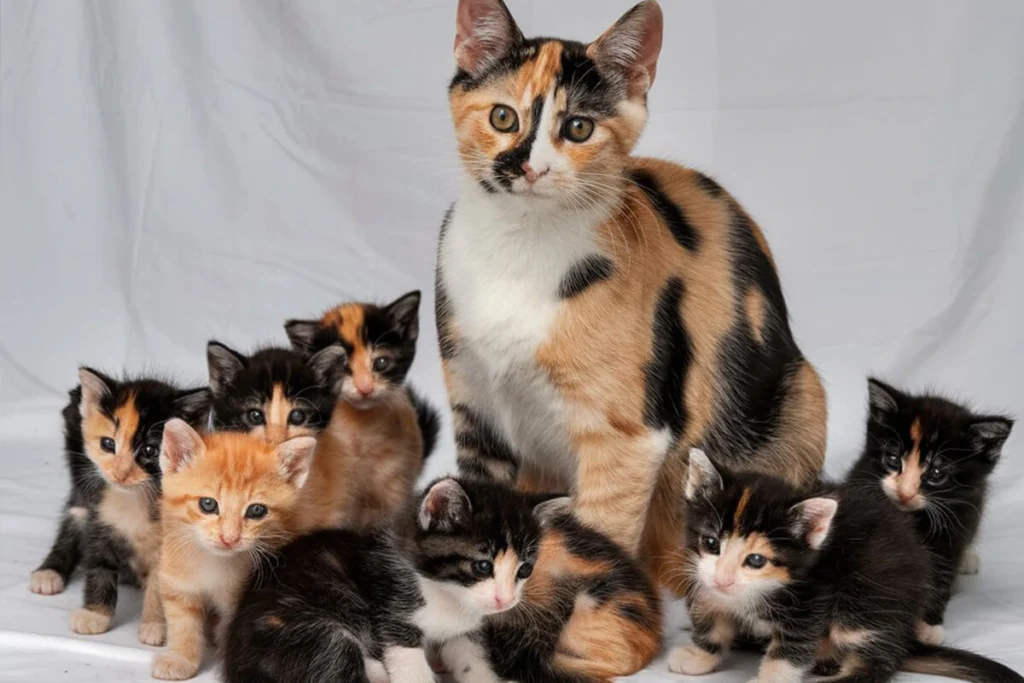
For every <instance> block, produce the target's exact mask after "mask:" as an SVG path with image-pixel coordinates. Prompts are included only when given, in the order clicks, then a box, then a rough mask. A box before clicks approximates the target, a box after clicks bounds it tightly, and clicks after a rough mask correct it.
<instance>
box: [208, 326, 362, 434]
mask: <svg viewBox="0 0 1024 683" xmlns="http://www.w3.org/2000/svg"><path fill="white" fill-rule="evenodd" d="M206 357H207V363H208V365H209V371H210V392H211V393H212V395H213V418H214V425H215V426H216V427H217V428H218V429H227V430H232V431H245V432H249V433H250V434H252V435H254V436H257V437H259V438H261V439H264V440H265V441H267V442H268V443H271V444H277V443H281V442H282V441H284V440H286V439H290V438H293V437H296V436H311V435H316V434H319V433H320V432H321V431H322V430H323V429H324V428H325V427H326V426H327V423H328V422H329V421H330V419H331V413H332V412H333V410H334V405H335V403H336V402H337V400H338V391H339V386H340V384H339V382H340V380H341V378H342V375H343V373H344V368H345V350H344V349H343V348H341V347H340V346H334V347H330V348H325V349H323V350H321V351H320V352H319V353H315V354H313V355H311V356H306V355H304V354H301V353H298V352H297V351H293V350H291V349H280V348H265V349H260V350H258V351H256V352H255V353H253V354H251V355H248V356H247V355H245V354H242V353H239V352H237V351H234V350H232V349H230V348H228V347H227V346H225V345H224V344H221V343H220V342H215V341H211V342H210V343H209V344H208V345H207V347H206Z"/></svg>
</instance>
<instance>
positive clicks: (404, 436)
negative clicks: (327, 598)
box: [285, 292, 439, 528]
mask: <svg viewBox="0 0 1024 683" xmlns="http://www.w3.org/2000/svg"><path fill="white" fill-rule="evenodd" d="M419 301H420V294H419V292H410V293H408V294H406V295H404V296H402V297H399V298H398V299H397V300H395V301H393V302H392V303H390V304H388V305H386V306H376V305H374V304H365V303H349V304H343V305H341V306H338V307H336V308H333V309H331V310H329V311H327V312H326V313H324V315H323V316H322V317H321V318H320V319H318V320H291V321H289V322H288V323H286V325H285V329H286V331H287V333H288V337H289V339H291V342H292V345H293V346H294V348H295V349H296V350H297V351H300V352H302V353H304V354H315V353H316V354H318V353H323V352H324V351H325V350H326V349H330V348H343V349H344V350H345V352H346V353H347V356H346V359H347V364H346V365H345V368H344V373H343V377H342V380H341V388H340V394H341V399H342V400H340V401H339V402H338V404H337V406H336V407H335V409H334V413H333V415H332V416H331V421H330V425H329V427H328V428H327V429H326V431H325V432H324V434H323V436H322V437H321V438H320V446H319V452H324V453H326V454H329V455H328V456H327V457H329V458H331V459H332V460H333V461H334V462H336V463H337V464H338V467H339V468H341V470H342V471H341V472H340V474H339V477H340V480H341V481H344V482H351V481H358V482H359V483H360V485H359V486H358V487H354V486H349V487H347V500H346V501H345V503H344V504H343V512H342V516H343V518H344V520H345V524H346V525H349V526H354V527H358V528H371V527H373V526H375V525H376V524H379V523H381V522H382V521H386V520H388V519H390V517H391V516H393V515H394V514H395V513H396V512H397V511H398V510H399V509H401V507H402V506H403V505H404V504H405V501H406V500H407V499H408V498H409V496H410V495H411V493H412V489H413V486H415V483H416V480H417V478H418V477H419V475H420V473H421V472H422V471H423V460H424V458H426V457H427V456H428V455H429V454H430V452H431V450H432V449H433V447H434V445H435V443H436V441H437V433H438V429H439V419H438V417H437V413H436V411H435V410H434V409H433V408H432V407H430V405H429V404H427V403H426V402H425V401H424V400H422V399H421V398H419V397H418V396H417V395H416V394H415V393H413V392H412V391H411V390H410V389H409V388H408V387H406V386H404V384H403V382H404V381H405V377H406V374H407V373H408V372H409V368H410V366H411V365H412V361H413V357H414V356H415V352H416V339H417V338H418V336H419Z"/></svg>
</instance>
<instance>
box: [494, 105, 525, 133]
mask: <svg viewBox="0 0 1024 683" xmlns="http://www.w3.org/2000/svg"><path fill="white" fill-rule="evenodd" d="M491 125H492V126H494V130H498V131H501V132H502V133H515V132H516V131H517V130H519V117H518V116H516V113H515V112H514V111H513V110H512V109H510V108H508V107H506V106H503V105H500V104H497V105H495V106H494V109H492V110H491Z"/></svg>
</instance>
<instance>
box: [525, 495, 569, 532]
mask: <svg viewBox="0 0 1024 683" xmlns="http://www.w3.org/2000/svg"><path fill="white" fill-rule="evenodd" d="M568 514H572V498H570V497H569V496H559V497H558V498H551V499H550V500H545V501H544V502H543V503H538V504H537V505H535V506H533V517H534V519H536V520H537V522H538V523H539V524H540V525H541V526H547V525H549V524H550V523H551V522H552V520H554V519H555V518H557V517H561V516H563V515H568Z"/></svg>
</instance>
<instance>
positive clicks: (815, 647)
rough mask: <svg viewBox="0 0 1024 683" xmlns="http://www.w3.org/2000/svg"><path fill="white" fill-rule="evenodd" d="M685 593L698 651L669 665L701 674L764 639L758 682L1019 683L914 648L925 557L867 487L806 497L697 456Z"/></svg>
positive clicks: (940, 651)
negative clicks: (740, 642)
mask: <svg viewBox="0 0 1024 683" xmlns="http://www.w3.org/2000/svg"><path fill="white" fill-rule="evenodd" d="M685 495H686V499H687V505H688V506H689V507H688V509H689V526H688V530H687V551H688V556H689V557H690V558H691V560H690V561H691V571H692V573H693V587H694V588H693V591H692V592H691V594H690V595H689V596H688V598H687V602H688V605H689V608H690V618H691V620H692V621H693V641H694V644H693V645H687V646H681V647H679V648H676V649H675V650H673V652H672V653H671V654H670V655H669V668H670V669H671V670H673V671H675V672H677V673H684V674H688V675H700V674H706V673H709V672H711V671H713V670H714V669H715V668H716V667H718V665H719V664H720V663H721V661H722V659H723V657H724V656H725V654H726V653H727V651H728V649H729V647H730V646H731V645H732V644H733V642H734V640H735V639H736V638H737V636H743V637H745V638H753V639H761V640H763V641H765V642H766V643H767V646H766V651H765V655H764V658H763V659H762V661H761V666H760V670H759V672H758V677H757V679H756V680H757V681H760V682H761V683H797V682H799V681H803V680H805V678H806V677H807V676H808V674H809V673H810V672H811V671H812V670H814V669H815V668H816V665H817V666H818V667H821V668H827V669H828V670H829V671H830V672H836V673H834V675H832V676H830V677H829V679H828V680H830V681H843V682H849V683H853V682H855V681H856V682H861V683H884V682H885V681H888V680H890V679H891V678H892V677H893V676H894V675H895V674H896V672H897V671H899V670H900V669H903V670H906V671H919V672H924V673H932V674H938V675H945V676H949V677H959V678H964V679H966V680H971V681H993V682H995V681H1024V679H1022V678H1021V677H1020V676H1018V675H1017V674H1015V673H1013V672H1012V671H1011V670H1010V669H1008V668H1007V667H1005V666H1003V665H1001V664H998V663H997V662H994V661H991V660H988V659H986V658H984V657H981V656H979V655H975V654H972V653H969V652H965V651H963V650H955V649H952V648H946V647H941V646H936V645H926V644H923V643H920V642H918V641H917V638H916V622H917V619H918V615H920V614H922V613H923V611H924V609H925V607H926V604H927V599H928V585H927V584H928V582H927V577H928V575H929V568H928V562H929V558H928V555H929V553H928V550H927V549H926V548H925V547H924V545H923V544H922V543H920V542H919V541H918V539H917V538H916V535H915V531H914V528H913V524H912V523H911V520H910V518H909V517H908V516H907V515H904V514H902V513H901V512H900V511H899V510H897V509H896V508H895V507H894V506H892V505H891V504H889V502H888V501H887V500H886V499H885V497H884V496H883V495H882V494H881V493H880V492H878V491H875V490H871V489H869V488H867V487H864V486H863V485H861V484H857V483H854V484H850V483H847V484H844V485H840V486H834V485H830V484H821V485H818V486H816V487H814V488H812V489H805V490H800V489H796V488H794V487H792V486H791V485H789V484H787V483H785V482H783V481H781V480H778V479H775V478H772V477H768V476H766V475H755V474H733V473H730V472H728V471H725V470H717V469H716V468H715V466H714V465H713V464H712V463H711V461H710V460H709V459H708V457H707V456H706V455H705V454H704V453H703V451H700V450H697V449H692V450H691V451H690V466H689V474H688V480H687V483H686V493H685Z"/></svg>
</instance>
